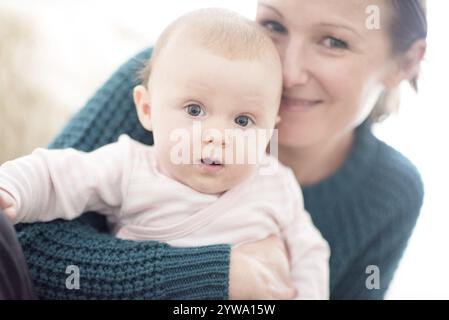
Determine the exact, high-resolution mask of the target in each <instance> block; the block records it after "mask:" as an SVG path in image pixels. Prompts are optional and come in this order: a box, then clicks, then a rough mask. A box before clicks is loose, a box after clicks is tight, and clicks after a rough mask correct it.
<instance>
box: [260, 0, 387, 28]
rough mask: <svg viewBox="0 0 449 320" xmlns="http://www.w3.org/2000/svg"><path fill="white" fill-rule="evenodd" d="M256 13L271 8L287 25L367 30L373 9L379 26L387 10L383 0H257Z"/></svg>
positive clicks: (385, 17)
mask: <svg viewBox="0 0 449 320" xmlns="http://www.w3.org/2000/svg"><path fill="white" fill-rule="evenodd" d="M258 9H259V10H260V11H259V14H261V13H262V12H268V11H269V12H272V13H273V14H275V15H278V16H279V17H280V18H281V19H283V20H284V21H285V22H287V23H289V25H291V26H293V27H294V26H297V27H298V28H305V27H311V26H320V25H328V26H332V25H334V26H336V25H337V26H341V27H343V28H348V29H349V28H350V29H352V30H354V31H356V32H358V33H363V32H369V31H370V30H369V28H367V22H369V21H370V19H371V18H372V15H373V13H374V14H377V15H378V17H379V19H380V25H381V27H383V26H384V25H385V24H384V23H385V22H386V21H387V19H389V15H390V14H391V10H389V7H388V6H387V3H386V2H385V1H384V0H376V1H372V0H344V1H341V0H313V1H310V0H260V1H258Z"/></svg>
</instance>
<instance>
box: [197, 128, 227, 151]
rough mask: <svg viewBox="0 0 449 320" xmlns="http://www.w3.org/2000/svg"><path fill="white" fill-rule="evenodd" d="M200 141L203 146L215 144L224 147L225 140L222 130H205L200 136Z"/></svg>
mask: <svg viewBox="0 0 449 320" xmlns="http://www.w3.org/2000/svg"><path fill="white" fill-rule="evenodd" d="M202 141H203V143H204V144H215V145H217V146H219V145H221V146H223V147H224V146H225V145H226V138H225V135H224V131H223V130H217V129H211V130H206V131H205V132H204V133H203V135H202Z"/></svg>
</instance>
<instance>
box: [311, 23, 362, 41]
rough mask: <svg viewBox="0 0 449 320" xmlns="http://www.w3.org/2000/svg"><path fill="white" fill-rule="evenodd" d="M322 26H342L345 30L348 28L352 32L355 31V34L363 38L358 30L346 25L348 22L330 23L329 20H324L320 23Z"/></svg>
mask: <svg viewBox="0 0 449 320" xmlns="http://www.w3.org/2000/svg"><path fill="white" fill-rule="evenodd" d="M319 25H320V26H322V27H331V28H342V29H345V30H348V31H350V32H352V33H354V34H355V35H357V36H359V37H360V38H363V36H362V35H361V34H360V32H358V31H357V30H356V29H355V28H353V27H351V26H349V25H346V24H342V23H329V22H323V23H320V24H319Z"/></svg>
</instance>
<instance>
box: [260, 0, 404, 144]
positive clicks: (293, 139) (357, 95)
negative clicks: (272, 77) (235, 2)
mask: <svg viewBox="0 0 449 320" xmlns="http://www.w3.org/2000/svg"><path fill="white" fill-rule="evenodd" d="M370 4H372V1H368V0H366V1H365V0H345V1H341V0H313V1H311V0H260V1H259V3H258V10H257V17H256V21H257V22H258V23H259V24H261V25H262V26H263V27H265V29H266V30H267V32H268V34H269V35H270V37H271V38H272V39H273V40H274V42H275V44H276V46H277V48H278V50H279V53H280V55H281V59H282V62H283V83H284V91H283V100H282V105H281V108H280V116H281V122H280V123H279V125H278V129H279V144H280V145H284V146H290V147H305V146H309V145H313V144H316V143H320V142H326V141H330V139H333V138H338V137H339V136H341V134H344V133H348V132H351V131H352V130H353V129H354V128H355V127H356V126H357V125H358V124H360V123H361V122H362V121H363V120H364V119H366V117H367V116H368V115H369V113H370V112H371V110H372V108H373V106H374V104H375V102H376V101H377V98H378V96H379V94H380V93H381V91H382V89H383V88H384V86H385V85H388V80H389V79H391V78H392V76H393V75H394V73H395V72H396V71H394V70H395V68H394V67H393V66H394V64H393V63H392V60H393V59H392V56H391V54H390V52H391V50H390V46H391V43H390V38H389V34H388V23H389V19H390V17H389V16H388V13H389V12H390V11H391V10H390V8H389V7H388V4H387V3H386V2H385V1H376V5H377V7H378V8H379V13H380V16H379V17H380V28H378V29H374V30H372V28H370V26H371V25H372V22H373V20H372V19H373V18H376V17H375V16H373V15H372V11H368V12H369V13H367V8H369V5H370ZM367 23H368V24H367ZM370 23H371V24H370Z"/></svg>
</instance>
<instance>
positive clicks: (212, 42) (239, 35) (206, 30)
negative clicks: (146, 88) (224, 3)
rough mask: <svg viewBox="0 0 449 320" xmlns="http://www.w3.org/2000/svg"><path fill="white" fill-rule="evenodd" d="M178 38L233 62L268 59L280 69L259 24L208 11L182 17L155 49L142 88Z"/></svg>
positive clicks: (226, 12) (232, 14)
mask: <svg viewBox="0 0 449 320" xmlns="http://www.w3.org/2000/svg"><path fill="white" fill-rule="evenodd" d="M174 35H178V36H181V38H184V39H186V40H187V41H191V42H192V43H193V44H195V45H198V46H199V47H201V48H204V49H206V50H209V51H210V52H211V53H213V54H216V55H219V56H222V57H225V58H227V59H230V60H257V59H262V58H265V57H268V58H272V59H274V60H273V63H279V65H280V60H279V56H278V53H277V50H276V47H275V46H274V44H273V42H272V40H271V39H270V37H268V35H266V34H265V33H264V31H263V29H262V27H260V26H259V25H258V24H257V23H255V22H253V21H251V20H250V19H247V18H245V17H244V16H241V15H239V14H237V13H235V12H233V11H230V10H226V9H220V8H207V9H200V10H196V11H193V12H190V13H187V14H185V15H183V16H181V17H180V18H178V19H176V20H175V21H174V22H172V23H171V24H170V25H169V26H168V27H167V28H166V29H165V30H164V31H163V32H162V34H161V36H160V37H159V39H158V40H157V42H156V44H155V46H154V49H153V53H152V57H151V58H150V59H149V60H148V61H147V62H146V63H145V67H144V68H143V69H142V70H141V71H140V73H139V78H140V80H141V81H142V84H144V85H146V84H147V83H148V81H149V78H150V75H151V70H152V69H153V68H154V66H155V65H156V62H157V59H158V57H159V56H160V54H161V53H162V52H163V51H164V49H165V48H166V47H167V45H168V44H169V42H170V40H171V39H173V38H174ZM178 39H179V38H178ZM276 60H278V61H279V62H278V61H276Z"/></svg>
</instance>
